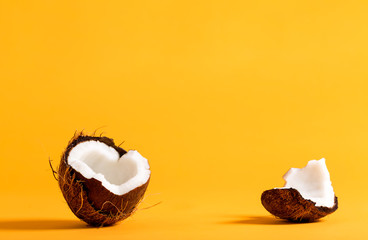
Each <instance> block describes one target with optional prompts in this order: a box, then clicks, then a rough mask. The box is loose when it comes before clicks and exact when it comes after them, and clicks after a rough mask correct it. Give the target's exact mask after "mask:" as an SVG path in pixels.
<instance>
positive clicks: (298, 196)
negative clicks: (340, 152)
mask: <svg viewBox="0 0 368 240" xmlns="http://www.w3.org/2000/svg"><path fill="white" fill-rule="evenodd" d="M283 178H284V180H285V185H284V187H282V188H274V189H270V190H267V191H264V192H263V193H262V197H261V201H262V204H263V206H264V207H265V208H266V210H267V211H269V212H270V213H271V214H273V215H275V216H276V217H279V218H282V219H287V220H289V221H292V222H313V221H315V220H317V219H319V218H322V217H324V216H326V215H328V214H330V213H333V212H335V211H336V210H337V207H338V206H337V205H338V202H337V197H336V196H335V193H334V191H333V188H332V184H331V180H330V173H329V172H328V170H327V166H326V161H325V159H324V158H322V159H321V160H311V161H309V162H308V164H307V166H306V167H304V168H291V169H290V170H289V171H288V172H287V173H286V174H285V175H284V177H283Z"/></svg>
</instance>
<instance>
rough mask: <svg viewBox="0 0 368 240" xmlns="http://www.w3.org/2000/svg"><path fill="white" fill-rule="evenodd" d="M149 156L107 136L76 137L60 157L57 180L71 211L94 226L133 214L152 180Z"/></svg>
mask: <svg viewBox="0 0 368 240" xmlns="http://www.w3.org/2000/svg"><path fill="white" fill-rule="evenodd" d="M150 175H151V171H150V167H149V164H148V161H147V159H145V158H144V157H143V156H142V155H140V154H139V153H138V152H137V151H135V150H130V151H128V152H127V151H125V150H124V149H122V148H120V147H118V146H115V144H114V141H113V140H112V139H111V138H107V137H96V136H87V135H84V134H82V133H80V134H78V135H76V136H74V137H73V138H72V139H71V140H70V142H69V144H68V146H67V148H66V150H65V152H64V154H63V155H62V157H61V161H60V165H59V169H58V182H59V186H60V189H61V191H62V193H63V196H64V198H65V200H66V202H67V203H68V205H69V207H70V209H71V210H72V212H73V213H74V214H75V215H76V216H77V217H78V218H80V219H81V220H83V221H85V222H86V223H88V224H90V225H92V226H108V225H112V224H114V223H116V222H118V221H120V220H123V219H125V218H127V217H129V216H130V215H132V214H133V213H134V211H135V210H136V207H137V205H138V204H139V202H140V201H141V199H142V198H143V196H144V193H145V191H146V189H147V186H148V183H149V180H150Z"/></svg>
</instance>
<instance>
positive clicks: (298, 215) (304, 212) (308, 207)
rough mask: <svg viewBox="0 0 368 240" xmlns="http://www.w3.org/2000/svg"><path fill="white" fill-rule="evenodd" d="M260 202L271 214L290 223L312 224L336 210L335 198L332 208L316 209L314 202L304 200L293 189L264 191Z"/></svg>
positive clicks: (336, 202)
mask: <svg viewBox="0 0 368 240" xmlns="http://www.w3.org/2000/svg"><path fill="white" fill-rule="evenodd" d="M261 201H262V205H263V206H264V207H265V208H266V210H267V211H269V212H270V213H271V214H273V215H275V216H276V217H279V218H282V219H287V220H289V221H292V222H313V221H316V220H317V219H320V218H322V217H325V216H326V215H328V214H331V213H333V212H335V211H336V210H337V208H338V201H337V197H336V196H335V204H334V206H333V207H331V208H328V207H316V203H315V202H313V201H311V200H308V199H304V198H303V197H302V195H301V194H300V193H299V191H298V190H296V189H294V188H286V189H270V190H267V191H264V192H263V193H262V196H261Z"/></svg>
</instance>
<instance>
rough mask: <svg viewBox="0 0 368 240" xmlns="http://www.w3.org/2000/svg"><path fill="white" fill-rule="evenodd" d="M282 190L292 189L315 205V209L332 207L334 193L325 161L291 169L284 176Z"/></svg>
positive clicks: (312, 161) (316, 161)
mask: <svg viewBox="0 0 368 240" xmlns="http://www.w3.org/2000/svg"><path fill="white" fill-rule="evenodd" d="M283 178H284V180H285V185H284V187H283V188H294V189H296V190H298V191H299V193H300V194H301V195H302V197H303V198H304V199H308V200H311V201H313V202H315V203H316V205H315V206H317V207H329V208H331V207H333V206H334V204H335V193H334V191H333V188H332V184H331V180H330V173H329V172H328V170H327V166H326V161H325V159H324V158H322V159H321V160H311V161H309V162H308V164H307V166H305V167H304V168H291V169H290V170H289V171H288V172H287V173H286V174H285V175H284V176H283Z"/></svg>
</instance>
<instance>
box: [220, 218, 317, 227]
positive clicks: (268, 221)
mask: <svg viewBox="0 0 368 240" xmlns="http://www.w3.org/2000/svg"><path fill="white" fill-rule="evenodd" d="M234 218H237V219H236V220H231V221H227V222H222V224H245V225H247V224H249V225H294V224H307V223H309V222H300V223H295V222H290V221H287V220H284V219H279V218H275V217H273V216H237V217H236V216H235V217H234ZM317 222H318V221H317Z"/></svg>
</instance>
